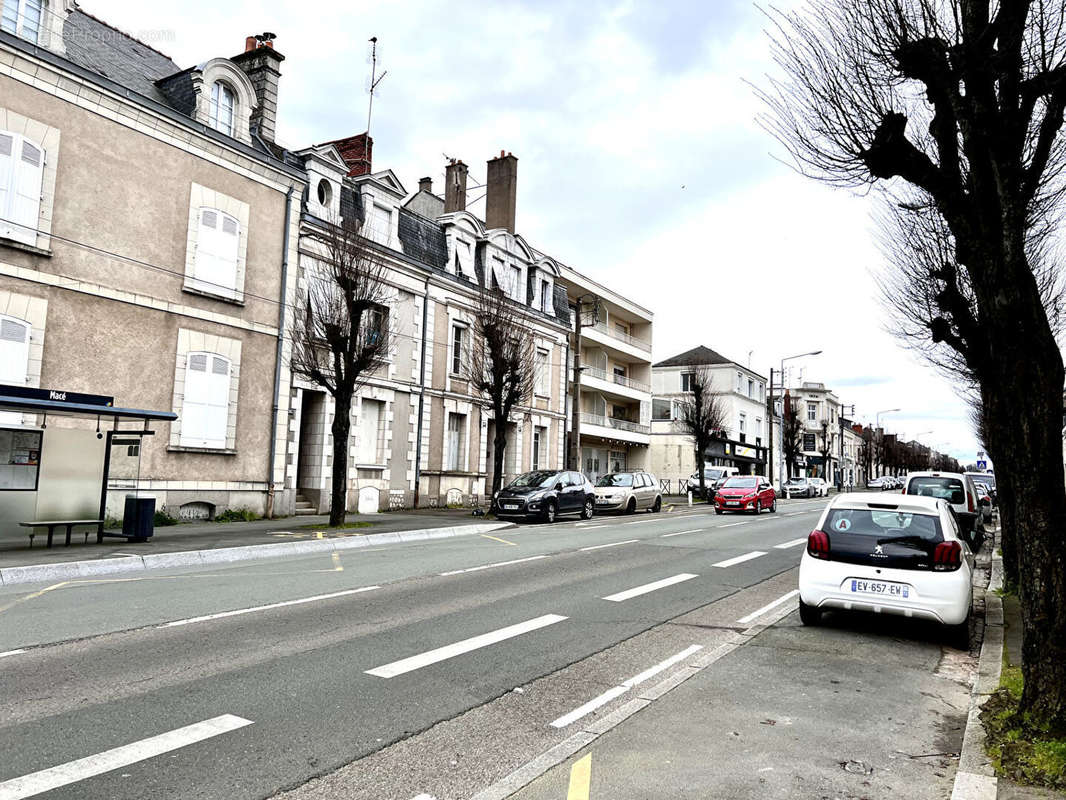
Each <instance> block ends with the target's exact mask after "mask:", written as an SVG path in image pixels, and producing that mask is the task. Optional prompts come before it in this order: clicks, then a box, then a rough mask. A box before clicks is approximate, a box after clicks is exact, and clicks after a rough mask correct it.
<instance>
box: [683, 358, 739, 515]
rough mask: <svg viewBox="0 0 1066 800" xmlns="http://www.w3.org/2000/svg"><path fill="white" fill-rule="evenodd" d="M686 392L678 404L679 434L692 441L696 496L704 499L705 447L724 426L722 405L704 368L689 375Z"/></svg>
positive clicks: (705, 492)
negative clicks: (698, 481)
mask: <svg viewBox="0 0 1066 800" xmlns="http://www.w3.org/2000/svg"><path fill="white" fill-rule="evenodd" d="M689 392H690V395H691V396H690V397H686V399H684V400H680V401H678V406H679V410H680V417H679V419H678V424H679V425H680V427H681V430H682V432H683V433H685V434H687V435H688V437H689V438H691V439H692V446H693V447H694V448H695V451H696V474H697V475H699V479H700V497H707V486H706V480H705V477H704V474H703V468H704V464H705V463H706V460H707V448H709V447H710V446H711V442H712V441H713V440H714V439H715V437H717V436H720V435H721V432H722V430H723V429H724V428H725V426H726V419H727V417H726V410H725V404H724V403H723V402H722V397H721V395H720V394H719V393H718V392H716V391H715V390H714V387H713V386H712V383H711V372H710V370H708V369H706V368H704V367H698V368H696V370H695V371H693V372H692V373H691V378H690V379H689Z"/></svg>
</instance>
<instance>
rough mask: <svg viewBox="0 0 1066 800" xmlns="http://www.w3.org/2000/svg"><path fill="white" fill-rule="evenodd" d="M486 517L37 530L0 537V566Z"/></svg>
mask: <svg viewBox="0 0 1066 800" xmlns="http://www.w3.org/2000/svg"><path fill="white" fill-rule="evenodd" d="M484 522H486V519H485V518H484V517H475V516H472V515H471V513H470V510H469V509H465V510H464V509H457V510H452V509H440V510H430V509H421V510H419V511H391V512H388V513H382V514H349V515H348V517H347V520H346V523H347V524H349V525H350V524H352V523H365V525H364V526H359V527H352V528H345V529H340V530H333V531H330V530H327V527H326V526H327V525H328V523H329V517H328V516H326V515H321V516H300V517H284V518H282V519H260V520H255V521H253V522H201V523H188V524H181V525H170V526H167V527H159V528H156V529H155V535H154V536H152V538H151V539H149V540H148V541H147V542H127V541H126V540H124V539H111V538H108V539H104V541H103V543H102V544H97V543H96V531H95V530H93V531H92V532H91V533H90V534H89V538H88V542H87V543H86V542H85V536H84V534H83V533H82V532H81V529H79V530H76V531H75V532H74V535H73V536H71V539H70V547H65V546H64V545H63V535H62V532H58V533H57V535H56V538H55V541H54V543H53V545H52V547H50V548H48V547H45V546H44V542H45V536H44V535H43V534H40V535H38V536H37V537H36V538H35V539H34V542H33V547H32V548H31V547H30V546H29V537H28V536H24V537H23V538H22V540H21V541H19V540H16V539H11V538H8V539H5V540H0V567H21V566H26V565H30V564H56V563H60V562H65V561H86V560H96V559H107V558H114V557H115V556H129V555H137V556H147V555H158V554H161V553H176V552H185V551H189V550H213V549H216V548H220V547H244V546H248V545H262V544H277V543H279V542H300V541H307V540H311V539H323V538H348V537H353V536H363V535H367V534H377V533H392V532H398V531H408V530H420V529H425V528H440V527H450V526H457V525H467V524H476V523H484Z"/></svg>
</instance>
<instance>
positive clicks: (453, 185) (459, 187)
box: [444, 158, 468, 214]
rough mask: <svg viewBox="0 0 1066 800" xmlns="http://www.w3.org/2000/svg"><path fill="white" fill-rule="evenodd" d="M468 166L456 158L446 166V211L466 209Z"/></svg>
mask: <svg viewBox="0 0 1066 800" xmlns="http://www.w3.org/2000/svg"><path fill="white" fill-rule="evenodd" d="M467 169H468V168H467V166H466V164H464V163H463V162H462V161H456V160H455V159H454V158H453V159H452V160H451V161H450V162H449V163H448V165H447V166H446V167H445V168H444V213H445V214H450V213H451V212H453V211H466V173H467Z"/></svg>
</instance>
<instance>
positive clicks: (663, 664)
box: [550, 644, 703, 728]
mask: <svg viewBox="0 0 1066 800" xmlns="http://www.w3.org/2000/svg"><path fill="white" fill-rule="evenodd" d="M702 649H703V645H699V644H694V645H692V646H691V647H686V648H685V649H684V650H682V651H681V652H680V653H677V654H675V655H672V656H670V658H668V659H666V660H664V661H660V662H659V663H658V664H656V665H655V666H654V667H651V668H650V669H646V670H644V671H643V672H641V673H640V674H639V675H634V676H633V677H632V678H629V679H628V680H625V681H622V683H621V684H619V685H618V686H615V687H612V688H611V689H608V690H607V691H606V692H604V693H603V694H601V695H599V696H598V697H594V698H592V699H591V700H589V701H588V702H587V703H585V704H584V705H580V706H578V707H577V708H575V709H574V710H573V711H571V712H569V713H567V714H563V716H561V717H559V718H558V719H556V720H553V721H552V722H551V723H550V725H551V726H552V727H553V728H565V727H566V726H567V725H570V724H571V723H573V722H576V721H577V720H579V719H581V718H582V717H585V716H588V715H589V714H591V713H592V712H593V711H595V710H596V709H597V708H600V707H601V706H605V705H607V703H609V702H611V701H612V700H614V699H615V698H616V697H620V696H621V695H623V694H625V693H626V692H628V691H629V690H630V689H632V688H633V687H634V686H636V685H638V684H640V683H643V682H644V681H646V680H648V679H649V678H653V677H655V676H656V675H658V674H659V673H660V672H662V671H663V670H665V669H669V668H670V667H672V666H673V665H674V664H676V663H677V662H678V661H683V660H684V659H686V658H688V657H689V656H690V655H692V654H693V653H696V652H698V651H700V650H702Z"/></svg>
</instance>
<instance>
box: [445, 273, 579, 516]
mask: <svg viewBox="0 0 1066 800" xmlns="http://www.w3.org/2000/svg"><path fill="white" fill-rule="evenodd" d="M485 280H486V282H487V281H489V280H490V276H488V275H486V277H485ZM475 305H476V307H475V314H476V317H475V320H474V325H473V329H474V336H473V341H472V342H471V344H470V352H469V357H468V358H467V359H466V370H465V373H466V377H467V380H469V381H470V388H471V391H472V393H477V394H481V395H482V396H484V397H485V399H486V400H487V402H488V405H489V407H490V408H491V409H492V413H493V416H494V417H495V420H496V425H495V434H494V436H493V440H492V466H493V473H492V489H491V492H492V497H493V498H494V499H493V502H495V497H496V493H497V492H498V491H499V490H500V487H501V485H502V481H503V462H504V453H505V452H506V450H507V420H508V418H509V417H510V415H511V411H512V410H513V409H514V407H515V406H517V405H518V404H519V403H521V402H522V401H528V400H529V399H530V397H531V396H532V394H533V386H534V383H535V382H536V370H537V365H536V348H535V346H534V342H533V333H532V331H531V330H530V327H529V323H528V321H527V320H526V319H524V317H523V315H522V313H521V311H520V310H519V306H518V305H517V304H516V303H515V302H514V301H513V300H512V299H511V298H509V297H508V296H507V295H506V294H505V293H504V292H503V291H501V290H500V289H499V288H489V287H488V286H485V287H482V288H481V289H480V290H479V291H478V296H477V301H476V304H475ZM574 402H577V399H576V398H575V400H574Z"/></svg>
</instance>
